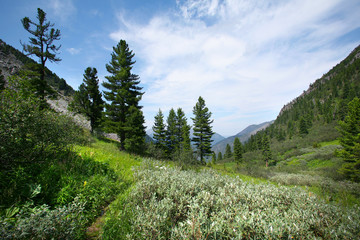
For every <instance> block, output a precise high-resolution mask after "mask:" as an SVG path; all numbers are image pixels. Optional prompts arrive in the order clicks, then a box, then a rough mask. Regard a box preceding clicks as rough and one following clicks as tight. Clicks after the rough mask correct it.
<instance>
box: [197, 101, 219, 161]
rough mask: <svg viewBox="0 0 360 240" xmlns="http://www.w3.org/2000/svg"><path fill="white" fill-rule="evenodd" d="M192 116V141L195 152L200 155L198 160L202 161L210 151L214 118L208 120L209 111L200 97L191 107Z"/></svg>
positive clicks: (209, 116)
mask: <svg viewBox="0 0 360 240" xmlns="http://www.w3.org/2000/svg"><path fill="white" fill-rule="evenodd" d="M193 114H194V118H192V120H193V122H194V125H193V129H194V137H193V138H192V141H193V142H194V145H195V147H196V149H197V153H198V155H199V157H200V162H201V163H204V157H206V156H209V155H210V154H211V153H212V151H211V142H212V139H211V137H212V135H213V134H214V132H213V131H212V126H211V124H212V123H213V122H214V120H210V118H211V112H209V109H208V108H207V107H206V106H205V101H204V99H203V98H202V97H199V99H198V102H197V103H196V105H195V106H194V108H193Z"/></svg>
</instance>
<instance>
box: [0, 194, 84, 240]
mask: <svg viewBox="0 0 360 240" xmlns="http://www.w3.org/2000/svg"><path fill="white" fill-rule="evenodd" d="M84 205H85V202H81V201H79V199H75V200H74V201H73V202H72V203H70V204H68V205H66V206H63V207H57V208H55V209H53V210H51V209H50V208H49V206H47V205H42V206H38V207H33V208H30V207H24V208H23V209H21V210H20V211H19V213H17V214H16V215H15V216H14V217H12V216H8V217H2V218H0V236H1V239H81V238H83V236H84V232H85V231H84V230H85V226H86V223H87V222H86V220H85V219H84V218H83V211H84Z"/></svg>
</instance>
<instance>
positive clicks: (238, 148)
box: [234, 137, 243, 164]
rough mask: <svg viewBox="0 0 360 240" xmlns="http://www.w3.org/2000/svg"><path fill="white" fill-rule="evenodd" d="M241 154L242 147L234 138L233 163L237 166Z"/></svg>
mask: <svg viewBox="0 0 360 240" xmlns="http://www.w3.org/2000/svg"><path fill="white" fill-rule="evenodd" d="M242 153H243V146H242V144H241V142H240V140H239V138H237V137H236V138H235V140H234V158H235V162H237V163H238V164H239V163H240V162H241V160H242Z"/></svg>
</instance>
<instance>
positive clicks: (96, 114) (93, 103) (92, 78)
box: [70, 67, 104, 133]
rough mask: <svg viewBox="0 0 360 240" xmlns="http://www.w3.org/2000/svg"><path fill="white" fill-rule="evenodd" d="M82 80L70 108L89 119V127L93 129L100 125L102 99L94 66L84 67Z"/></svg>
mask: <svg viewBox="0 0 360 240" xmlns="http://www.w3.org/2000/svg"><path fill="white" fill-rule="evenodd" d="M83 76H84V80H83V81H84V82H83V83H82V84H81V85H80V86H79V90H78V91H76V92H75V94H74V100H73V101H72V102H71V103H70V109H71V110H73V111H75V112H78V113H81V114H84V115H85V116H86V117H87V118H88V119H89V120H90V128H91V132H92V133H93V131H94V129H95V128H97V127H98V126H99V125H100V122H101V118H102V112H103V109H104V101H103V100H102V98H101V97H102V95H101V93H100V91H99V79H98V77H97V70H96V68H91V67H88V68H86V69H85V73H84V75H83Z"/></svg>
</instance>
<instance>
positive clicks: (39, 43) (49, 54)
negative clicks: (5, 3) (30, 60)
mask: <svg viewBox="0 0 360 240" xmlns="http://www.w3.org/2000/svg"><path fill="white" fill-rule="evenodd" d="M36 18H37V21H38V23H36V22H33V21H31V20H30V19H29V18H28V17H24V18H23V19H22V20H21V22H22V25H23V27H24V28H25V30H26V31H28V32H29V33H30V34H31V35H33V37H30V38H29V39H30V44H24V43H21V44H22V46H23V50H24V52H26V53H27V54H28V55H35V56H36V57H38V58H39V64H40V68H39V69H38V71H39V74H40V78H39V79H37V78H35V79H33V83H32V84H33V85H34V86H35V89H36V93H35V94H36V95H37V96H39V98H40V100H41V101H42V105H43V106H44V105H45V104H46V102H45V97H46V96H47V95H48V94H49V93H52V92H53V91H52V90H51V87H50V86H49V85H48V84H47V82H46V80H45V63H46V61H47V60H49V61H50V62H59V61H61V59H60V58H58V57H56V54H57V52H58V51H59V49H60V47H61V45H60V46H56V45H55V44H53V42H54V41H56V40H60V30H59V29H54V28H52V27H53V26H54V24H51V23H50V22H48V21H47V20H46V13H45V12H44V11H43V10H42V9H40V8H38V9H37V16H36ZM31 26H33V27H34V29H32V28H31Z"/></svg>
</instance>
